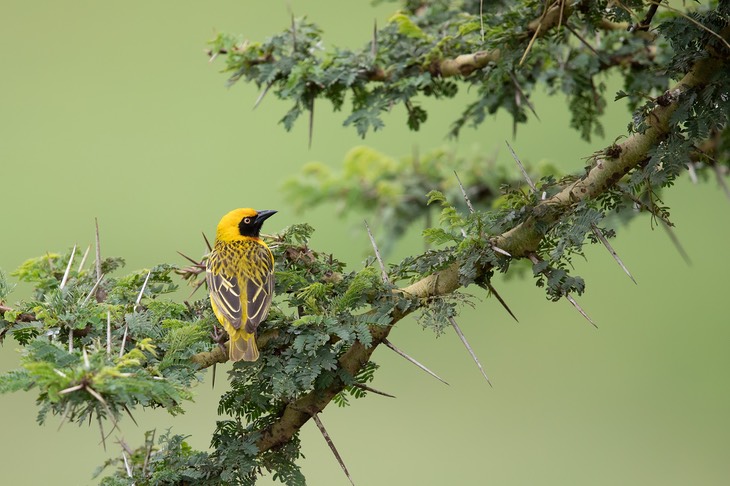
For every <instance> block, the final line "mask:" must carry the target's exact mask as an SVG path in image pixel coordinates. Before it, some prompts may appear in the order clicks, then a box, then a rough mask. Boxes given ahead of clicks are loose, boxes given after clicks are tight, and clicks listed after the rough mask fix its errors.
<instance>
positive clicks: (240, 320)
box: [205, 208, 276, 361]
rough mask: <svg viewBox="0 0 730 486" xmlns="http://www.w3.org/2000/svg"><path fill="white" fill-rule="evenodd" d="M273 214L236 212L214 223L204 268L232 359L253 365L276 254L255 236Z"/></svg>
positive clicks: (211, 302)
mask: <svg viewBox="0 0 730 486" xmlns="http://www.w3.org/2000/svg"><path fill="white" fill-rule="evenodd" d="M275 213H276V211H274V210H268V209H267V210H262V211H256V210H254V209H251V208H240V209H234V210H233V211H231V212H230V213H228V214H226V215H225V216H223V218H222V219H221V220H220V223H218V229H217V231H216V236H215V245H214V247H213V251H212V252H211V253H210V256H209V257H208V262H207V264H206V272H205V275H206V280H207V282H208V290H209V292H210V305H211V307H212V308H213V312H214V313H215V316H216V317H217V318H218V321H219V322H220V323H221V325H222V326H223V329H225V330H226V332H227V333H228V336H229V338H230V340H229V342H228V357H229V358H230V359H231V361H241V360H244V361H256V360H257V359H258V357H259V350H258V348H257V347H256V337H255V336H256V328H257V327H258V326H259V324H260V323H261V322H262V321H263V320H264V319H266V315H267V314H268V313H269V307H271V299H272V297H273V296H274V256H273V255H272V254H271V250H269V247H268V246H266V243H264V241H263V240H262V239H261V238H259V233H260V231H261V225H262V224H263V223H264V221H265V220H266V219H267V218H269V217H270V216H272V215H274V214H275Z"/></svg>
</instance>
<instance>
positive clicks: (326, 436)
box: [312, 413, 355, 486]
mask: <svg viewBox="0 0 730 486" xmlns="http://www.w3.org/2000/svg"><path fill="white" fill-rule="evenodd" d="M312 418H313V419H314V423H315V424H317V428H318V429H319V431H320V432H322V437H324V440H325V442H327V445H328V446H329V448H330V450H331V451H332V454H334V455H335V458H337V462H339V463H340V467H341V468H342V470H343V471H344V472H345V476H347V479H349V480H350V484H352V486H355V482H354V481H353V480H352V476H350V471H348V470H347V466H345V461H343V460H342V456H341V455H340V453H339V452H337V448H336V447H335V443H334V442H332V439H331V438H330V435H329V434H328V433H327V429H325V428H324V424H323V423H322V421H321V420H320V419H319V417H318V416H317V414H316V413H315V414H313V415H312Z"/></svg>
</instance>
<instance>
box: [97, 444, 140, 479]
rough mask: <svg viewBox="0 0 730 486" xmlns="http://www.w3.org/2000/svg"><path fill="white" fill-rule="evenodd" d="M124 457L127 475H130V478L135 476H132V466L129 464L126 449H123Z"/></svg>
mask: <svg viewBox="0 0 730 486" xmlns="http://www.w3.org/2000/svg"><path fill="white" fill-rule="evenodd" d="M104 450H106V447H105V448H104ZM122 458H123V459H124V469H126V470H127V476H129V477H130V478H131V477H134V476H132V466H131V465H130V464H129V460H127V453H126V452H124V450H122Z"/></svg>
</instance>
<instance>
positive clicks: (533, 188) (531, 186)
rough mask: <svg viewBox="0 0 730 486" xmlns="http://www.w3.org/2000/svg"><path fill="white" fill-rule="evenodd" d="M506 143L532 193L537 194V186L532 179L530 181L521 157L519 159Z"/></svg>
mask: <svg viewBox="0 0 730 486" xmlns="http://www.w3.org/2000/svg"><path fill="white" fill-rule="evenodd" d="M504 143H506V144H507V148H509V151H510V152H512V157H513V158H514V159H515V162H517V166H518V167H519V168H520V171H521V172H522V176H523V177H524V178H525V180H526V181H527V184H528V185H529V186H530V189H532V192H534V193H536V194H537V186H535V183H534V182H532V179H530V176H529V175H527V171H526V170H525V166H524V165H522V162H520V159H519V157H517V154H516V153H515V151H514V150H512V146H511V145H510V144H509V142H508V141H507V140H505V141H504Z"/></svg>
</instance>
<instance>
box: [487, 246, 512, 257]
mask: <svg viewBox="0 0 730 486" xmlns="http://www.w3.org/2000/svg"><path fill="white" fill-rule="evenodd" d="M491 248H492V250H494V251H496V252H497V253H501V254H502V255H504V256H508V257H510V258H512V254H511V253H510V252H508V251H507V250H503V249H501V248H500V247H498V246H497V245H492V246H491Z"/></svg>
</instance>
